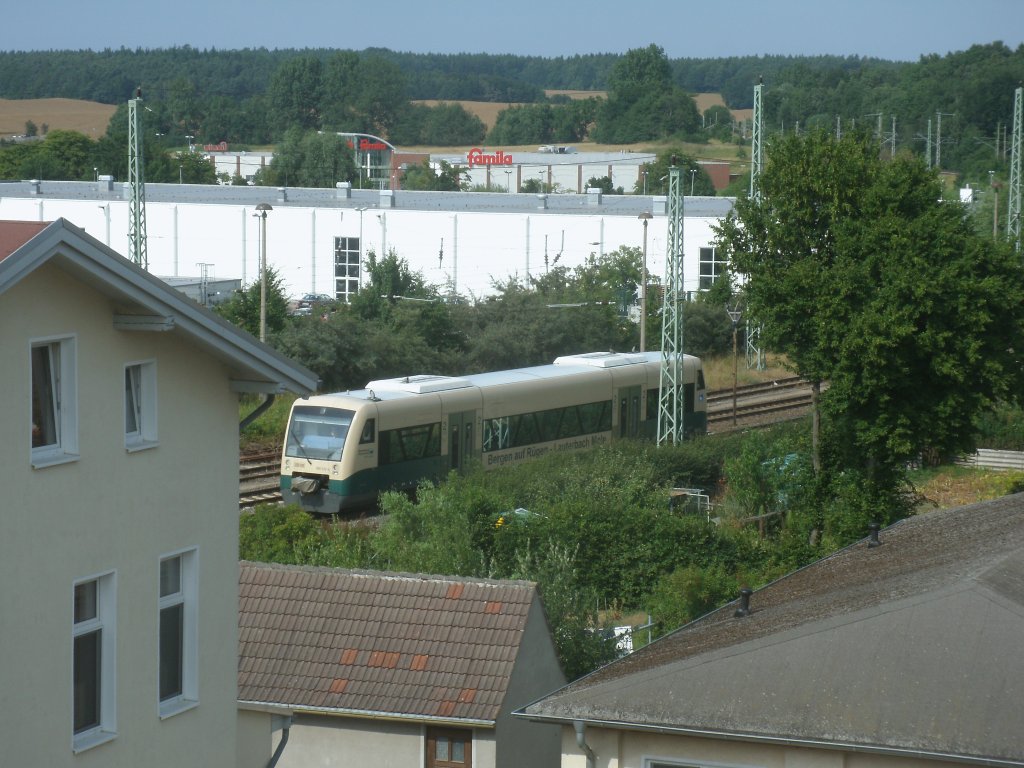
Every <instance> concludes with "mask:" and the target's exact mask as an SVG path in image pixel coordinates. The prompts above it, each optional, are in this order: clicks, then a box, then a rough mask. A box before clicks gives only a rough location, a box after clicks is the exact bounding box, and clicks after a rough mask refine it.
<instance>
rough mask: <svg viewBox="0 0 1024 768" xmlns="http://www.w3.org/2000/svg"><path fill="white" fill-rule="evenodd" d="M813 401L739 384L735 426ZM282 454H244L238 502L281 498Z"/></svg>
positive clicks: (723, 401) (728, 406) (711, 406)
mask: <svg viewBox="0 0 1024 768" xmlns="http://www.w3.org/2000/svg"><path fill="white" fill-rule="evenodd" d="M732 398H733V392H732V388H728V389H718V390H714V391H711V392H708V394H707V400H708V429H709V431H712V432H726V431H728V430H729V429H732V428H733V425H732V422H733V408H732ZM810 405H811V389H810V385H809V384H808V383H807V382H806V381H803V380H802V379H800V378H799V377H796V376H794V377H791V378H785V379H777V380H775V381H769V382H763V383H760V384H748V385H744V386H742V387H737V388H736V428H737V429H743V428H749V427H752V426H760V425H764V424H770V423H773V422H777V421H785V420H787V419H791V418H797V417H799V416H801V415H802V414H803V413H805V412H806V411H807V409H808V408H809V407H810ZM280 472H281V455H280V453H279V452H277V451H268V452H262V453H251V454H244V455H243V456H242V458H241V463H240V465H239V472H238V488H239V490H238V506H239V508H240V509H249V508H251V507H254V506H256V505H257V504H275V503H277V502H280V501H281V500H282V499H281V491H280V487H279V482H280V479H279V478H280Z"/></svg>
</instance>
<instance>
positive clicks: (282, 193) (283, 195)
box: [277, 187, 288, 203]
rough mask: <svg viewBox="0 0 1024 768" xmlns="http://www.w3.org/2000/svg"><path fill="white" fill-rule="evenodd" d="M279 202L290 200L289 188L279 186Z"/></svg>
mask: <svg viewBox="0 0 1024 768" xmlns="http://www.w3.org/2000/svg"><path fill="white" fill-rule="evenodd" d="M277 202H279V203H287V202H288V190H287V189H286V188H285V187H278V188H277Z"/></svg>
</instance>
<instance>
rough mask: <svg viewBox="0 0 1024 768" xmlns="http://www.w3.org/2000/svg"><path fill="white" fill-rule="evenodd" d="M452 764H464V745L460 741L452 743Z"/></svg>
mask: <svg viewBox="0 0 1024 768" xmlns="http://www.w3.org/2000/svg"><path fill="white" fill-rule="evenodd" d="M451 759H452V762H453V763H464V762H466V745H465V744H463V743H462V742H461V741H453V742H452V758H451Z"/></svg>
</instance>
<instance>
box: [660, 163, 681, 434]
mask: <svg viewBox="0 0 1024 768" xmlns="http://www.w3.org/2000/svg"><path fill="white" fill-rule="evenodd" d="M684 298H685V296H684V293H683V185H682V170H681V169H680V168H679V167H678V166H677V165H676V157H675V155H673V156H672V160H671V167H669V169H668V245H667V248H666V250H665V299H664V303H663V305H662V324H661V383H660V389H659V390H658V445H664V444H666V443H671V444H672V445H677V444H679V443H681V442H682V441H683V436H684V434H685V424H684V420H683V412H684V410H685V408H684V404H683V400H684V397H685V387H684V386H683V381H684V379H683V374H684V370H685V368H684V364H683V308H682V301H683V299H684Z"/></svg>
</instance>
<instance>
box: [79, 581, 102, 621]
mask: <svg viewBox="0 0 1024 768" xmlns="http://www.w3.org/2000/svg"><path fill="white" fill-rule="evenodd" d="M97 598H98V595H97V582H95V581H87V582H85V583H84V584H76V585H75V624H78V623H79V622H82V621H89V620H90V619H95V618H96V616H97V615H98V608H99V604H98V601H97Z"/></svg>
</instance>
